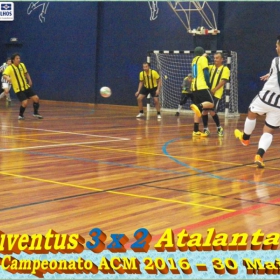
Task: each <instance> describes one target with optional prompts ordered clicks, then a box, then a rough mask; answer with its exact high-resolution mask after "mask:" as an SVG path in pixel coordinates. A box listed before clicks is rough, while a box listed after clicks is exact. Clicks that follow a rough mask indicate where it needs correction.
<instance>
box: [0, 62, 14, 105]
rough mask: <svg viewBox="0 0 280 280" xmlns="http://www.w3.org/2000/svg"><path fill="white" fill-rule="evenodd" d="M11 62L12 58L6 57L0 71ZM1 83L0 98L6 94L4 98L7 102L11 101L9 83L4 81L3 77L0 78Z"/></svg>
mask: <svg viewBox="0 0 280 280" xmlns="http://www.w3.org/2000/svg"><path fill="white" fill-rule="evenodd" d="M11 64H12V60H11V58H10V57H8V58H7V59H6V62H5V63H4V64H3V65H2V66H0V72H3V71H4V70H5V69H6V68H7V67H8V66H9V65H11ZM1 83H2V89H3V90H4V91H3V92H2V93H1V94H0V99H2V98H4V97H5V96H6V100H7V101H8V102H11V101H12V100H11V96H10V89H11V83H9V82H8V81H6V80H5V79H4V77H2V78H1Z"/></svg>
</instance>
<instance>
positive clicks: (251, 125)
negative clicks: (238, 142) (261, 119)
mask: <svg viewBox="0 0 280 280" xmlns="http://www.w3.org/2000/svg"><path fill="white" fill-rule="evenodd" d="M255 126H256V119H255V120H250V119H248V118H246V120H245V124H244V132H245V133H246V134H247V135H251V134H252V132H253V130H254V129H255Z"/></svg>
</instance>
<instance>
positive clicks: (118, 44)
mask: <svg viewBox="0 0 280 280" xmlns="http://www.w3.org/2000/svg"><path fill="white" fill-rule="evenodd" d="M14 4H15V20H14V22H0V30H3V32H2V35H1V39H0V40H1V44H0V59H2V60H3V61H4V60H5V57H6V54H7V51H8V50H7V49H6V47H5V43H7V42H8V41H9V39H10V38H11V37H17V38H18V39H19V40H20V41H21V42H22V43H23V47H22V48H20V49H19V51H20V53H21V54H22V60H23V61H24V62H25V64H26V66H27V68H28V70H29V72H30V74H31V77H32V79H33V83H34V90H35V91H36V92H37V93H38V94H39V96H40V97H41V99H49V100H63V101H64V100H65V101H80V102H91V103H96V102H97V103H101V102H102V103H110V104H119V105H136V100H135V97H134V93H135V91H136V90H137V86H138V75H139V71H141V67H142V62H143V61H145V60H146V53H147V51H148V50H153V49H170V50H172V49H193V37H192V35H189V34H187V32H186V30H185V28H184V27H183V25H182V23H181V22H180V21H179V19H178V18H177V16H176V15H175V13H174V12H173V11H172V10H171V9H170V7H169V6H168V4H167V2H158V7H159V14H158V18H157V19H156V20H155V21H150V9H149V6H148V2H50V4H49V7H48V10H47V13H46V15H45V18H46V21H45V22H44V23H41V22H40V21H39V18H38V16H39V14H40V11H41V8H40V7H39V8H38V9H36V10H34V11H33V12H32V13H31V14H30V15H27V8H28V6H29V4H30V2H14ZM211 6H212V7H213V9H214V11H215V13H216V15H217V21H218V27H219V28H220V29H221V31H222V33H221V34H220V35H218V36H217V37H218V47H219V48H220V49H228V50H234V51H237V53H238V64H239V68H238V82H239V105H240V106H239V110H240V112H246V111H247V107H248V105H249V103H250V101H251V99H252V98H253V97H254V95H255V94H256V93H257V91H258V90H260V89H261V87H262V82H260V81H259V76H260V75H262V74H265V73H267V72H268V70H269V67H270V63H271V60H272V58H273V57H274V56H275V55H276V53H275V40H276V37H277V35H278V33H279V34H280V32H279V30H278V29H279V28H278V26H277V22H278V8H279V3H278V2H253V3H252V2H251V3H250V2H215V3H211ZM252 11H253V12H252ZM198 22H199V20H198ZM13 51H14V49H13ZM101 86H109V87H111V88H112V90H113V95H112V97H111V98H108V99H103V98H101V97H100V95H99V93H98V90H99V88H100V87H101Z"/></svg>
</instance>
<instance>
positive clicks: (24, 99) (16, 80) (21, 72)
mask: <svg viewBox="0 0 280 280" xmlns="http://www.w3.org/2000/svg"><path fill="white" fill-rule="evenodd" d="M11 60H12V64H11V65H9V66H8V67H7V68H6V69H5V70H4V72H3V78H4V79H5V80H6V81H7V82H8V83H12V86H13V90H14V92H15V94H16V96H17V98H18V99H19V101H20V102H21V106H20V109H19V116H18V119H19V120H24V116H23V114H24V111H25V108H26V106H27V103H28V99H32V101H33V109H34V113H33V117H34V118H37V119H42V118H43V117H42V116H41V115H40V114H39V113H38V109H39V106H40V105H39V97H38V95H36V94H35V93H34V92H33V90H32V88H31V86H32V80H31V77H30V75H29V73H28V72H27V69H26V67H25V65H24V64H23V63H22V62H20V55H19V54H18V53H15V54H13V55H12V56H11Z"/></svg>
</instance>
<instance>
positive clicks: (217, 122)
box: [212, 114, 220, 127]
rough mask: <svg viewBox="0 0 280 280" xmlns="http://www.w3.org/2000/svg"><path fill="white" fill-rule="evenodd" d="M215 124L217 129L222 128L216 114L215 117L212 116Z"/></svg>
mask: <svg viewBox="0 0 280 280" xmlns="http://www.w3.org/2000/svg"><path fill="white" fill-rule="evenodd" d="M212 118H213V120H214V122H215V123H216V126H217V127H220V119H219V116H218V115H217V114H215V115H214V116H212Z"/></svg>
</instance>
